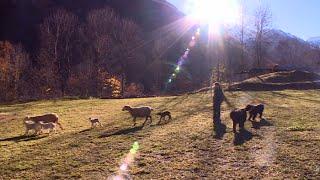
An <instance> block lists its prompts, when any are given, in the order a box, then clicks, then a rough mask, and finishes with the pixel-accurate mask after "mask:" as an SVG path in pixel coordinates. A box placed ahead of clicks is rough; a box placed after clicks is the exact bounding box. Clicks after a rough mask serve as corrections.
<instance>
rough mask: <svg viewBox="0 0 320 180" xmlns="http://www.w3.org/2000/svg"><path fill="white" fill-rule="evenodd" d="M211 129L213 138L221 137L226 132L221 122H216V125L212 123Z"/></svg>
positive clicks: (225, 127)
mask: <svg viewBox="0 0 320 180" xmlns="http://www.w3.org/2000/svg"><path fill="white" fill-rule="evenodd" d="M213 131H214V135H213V137H214V138H216V139H222V138H223V136H224V135H225V134H226V132H227V126H226V125H225V124H223V123H217V124H216V125H214V128H213Z"/></svg>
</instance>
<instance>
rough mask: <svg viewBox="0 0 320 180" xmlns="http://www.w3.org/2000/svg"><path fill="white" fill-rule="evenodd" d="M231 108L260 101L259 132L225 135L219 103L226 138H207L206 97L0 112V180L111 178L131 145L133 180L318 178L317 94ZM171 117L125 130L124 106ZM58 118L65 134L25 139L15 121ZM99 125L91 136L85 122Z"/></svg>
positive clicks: (248, 96) (236, 98) (56, 104)
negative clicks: (133, 150)
mask: <svg viewBox="0 0 320 180" xmlns="http://www.w3.org/2000/svg"><path fill="white" fill-rule="evenodd" d="M226 96H227V97H228V98H229V101H230V102H231V105H232V106H233V107H243V106H244V105H245V104H247V103H258V102H263V103H265V105H266V112H265V120H263V121H262V122H261V124H260V125H261V127H260V128H258V127H255V128H251V123H248V122H247V124H246V128H247V131H245V132H244V133H242V134H236V135H234V134H233V133H232V129H231V128H232V124H231V121H230V119H229V115H228V113H229V111H230V109H232V108H233V107H228V106H227V105H225V104H224V106H223V115H222V121H223V123H224V124H226V126H227V132H226V133H225V134H224V136H223V137H222V138H221V139H216V138H215V137H213V132H212V107H211V96H210V94H207V93H199V94H194V95H188V96H187V95H186V96H179V97H161V98H146V99H125V100H100V99H91V100H58V101H39V102H32V103H26V104H15V105H1V106H0V122H1V126H0V146H1V149H0V167H1V168H0V177H1V178H0V179H11V178H14V179H17V178H18V179H35V178H37V179H38V178H41V179H47V178H61V179H79V178H82V179H106V178H108V177H109V175H112V174H114V173H116V172H117V171H118V168H119V166H120V163H121V161H122V159H123V158H124V157H125V155H126V154H127V153H128V152H129V150H130V148H131V146H132V144H133V143H134V142H136V141H137V142H138V143H139V145H140V149H139V151H138V157H137V158H136V160H135V162H134V164H133V165H132V166H131V167H130V175H131V177H133V178H134V179H151V178H153V179H159V178H160V179H168V178H179V179H190V178H192V177H193V178H201V177H208V178H246V179H247V178H290V179H291V178H302V177H305V178H314V179H316V178H318V177H320V165H319V162H320V148H319V147H320V123H319V115H320V112H319V107H320V91H316V90H313V91H277V92H232V93H226ZM126 104H129V105H150V106H152V107H153V108H154V109H155V111H154V114H155V112H158V111H160V110H164V109H166V110H171V112H172V114H173V120H172V121H171V122H168V123H163V124H161V125H157V121H158V118H156V116H155V115H154V114H153V123H152V124H151V125H150V124H148V125H147V126H145V127H141V125H142V123H143V119H139V121H138V126H137V127H136V128H134V127H132V124H133V123H132V121H131V117H130V116H129V114H128V113H126V112H122V111H121V108H122V106H123V105H126ZM46 112H54V113H57V114H59V116H60V117H61V120H62V125H63V126H64V127H65V130H64V131H59V132H58V133H57V134H52V135H50V136H46V135H41V136H39V137H24V136H22V134H23V133H24V127H23V124H22V117H24V116H25V115H38V114H42V113H46ZM90 116H95V117H99V118H100V119H101V121H102V123H103V125H104V127H102V128H98V129H94V130H91V129H89V128H90V124H89V122H88V120H87V118H89V117H90Z"/></svg>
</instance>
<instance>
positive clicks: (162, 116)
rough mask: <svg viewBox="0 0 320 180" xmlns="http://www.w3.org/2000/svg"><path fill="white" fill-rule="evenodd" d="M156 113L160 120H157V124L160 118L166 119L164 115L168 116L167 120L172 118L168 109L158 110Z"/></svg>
mask: <svg viewBox="0 0 320 180" xmlns="http://www.w3.org/2000/svg"><path fill="white" fill-rule="evenodd" d="M157 115H158V116H160V120H159V122H158V124H160V122H161V120H162V118H164V119H166V116H168V117H169V120H171V119H172V118H171V113H170V112H169V111H164V112H159V113H157Z"/></svg>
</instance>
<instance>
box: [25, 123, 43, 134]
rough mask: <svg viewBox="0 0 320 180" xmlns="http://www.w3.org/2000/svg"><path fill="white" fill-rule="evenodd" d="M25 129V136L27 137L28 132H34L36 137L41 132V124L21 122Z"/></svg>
mask: <svg viewBox="0 0 320 180" xmlns="http://www.w3.org/2000/svg"><path fill="white" fill-rule="evenodd" d="M23 122H24V125H25V127H26V132H25V135H28V134H29V132H30V131H34V134H36V135H38V134H39V133H40V131H41V124H40V123H35V122H33V121H23Z"/></svg>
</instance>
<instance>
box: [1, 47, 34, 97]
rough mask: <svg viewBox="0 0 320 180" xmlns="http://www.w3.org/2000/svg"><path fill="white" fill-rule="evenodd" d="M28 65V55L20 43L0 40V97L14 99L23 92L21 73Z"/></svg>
mask: <svg viewBox="0 0 320 180" xmlns="http://www.w3.org/2000/svg"><path fill="white" fill-rule="evenodd" d="M28 65H29V55H28V53H27V52H26V51H25V50H24V48H23V47H22V45H20V44H18V45H13V44H11V43H9V42H0V87H1V92H0V99H2V100H14V99H17V98H19V96H20V95H22V94H24V92H23V91H24V90H26V88H27V87H23V85H24V83H23V74H24V72H25V71H26V69H27V67H28Z"/></svg>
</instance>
